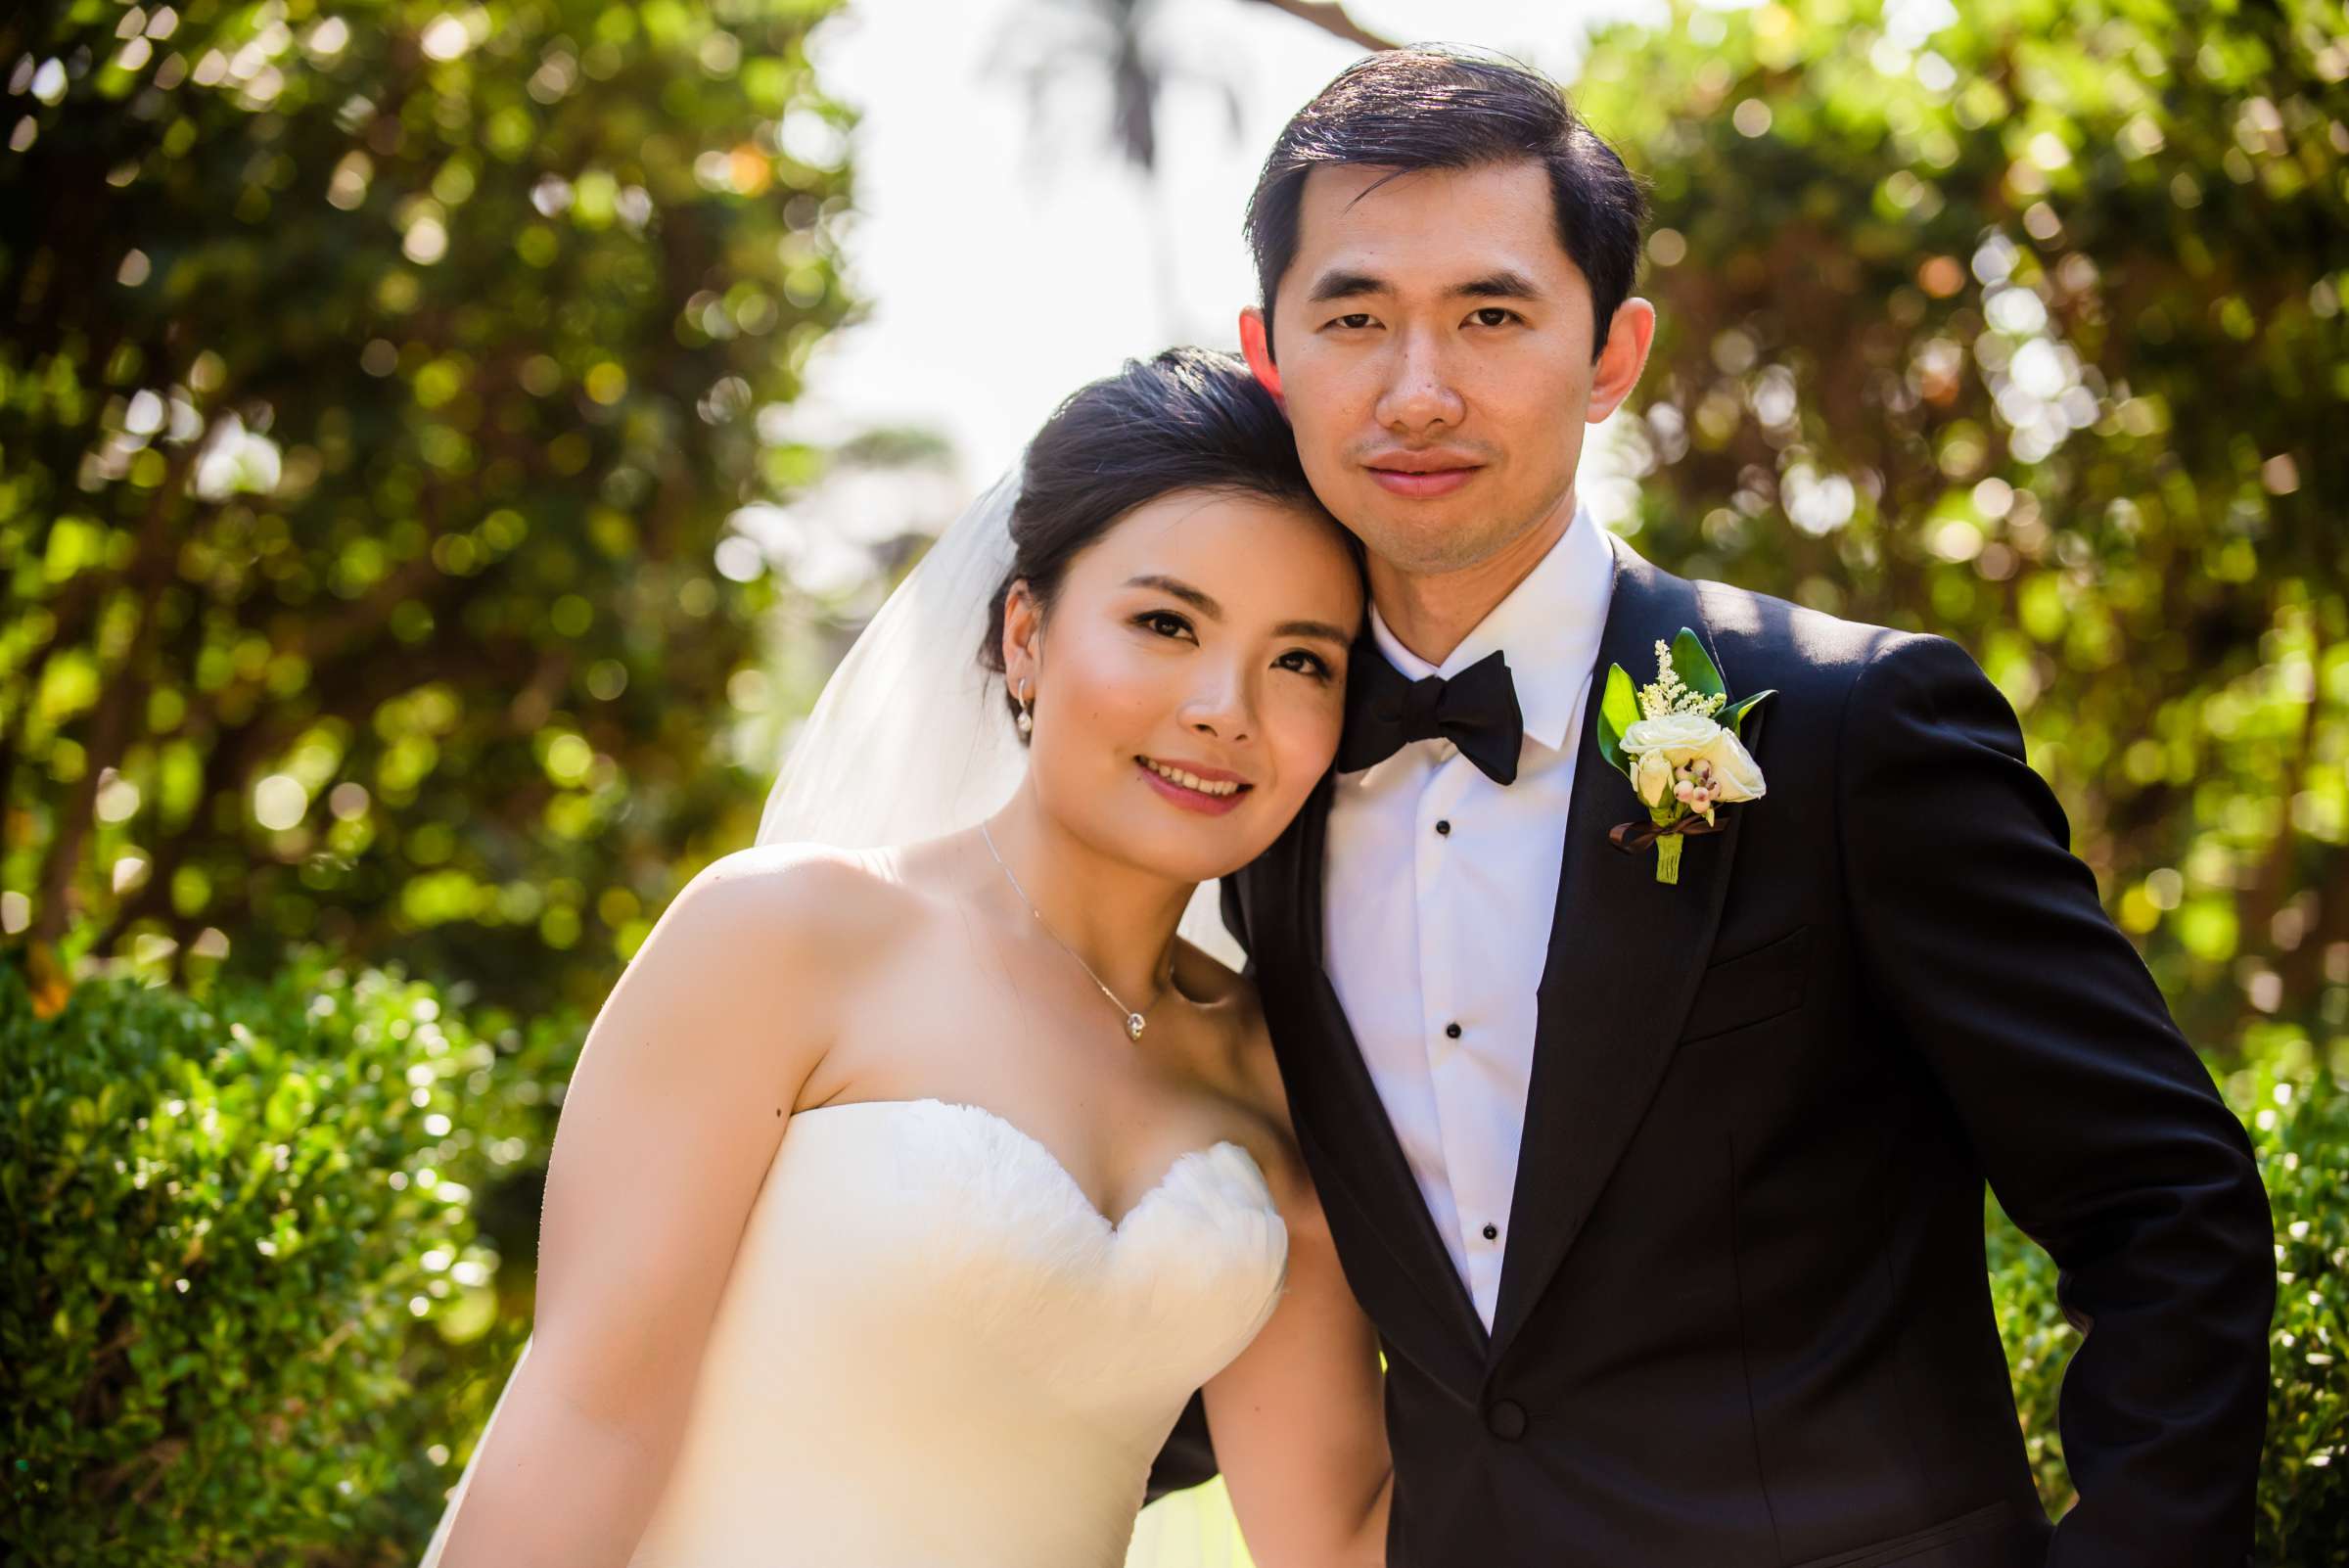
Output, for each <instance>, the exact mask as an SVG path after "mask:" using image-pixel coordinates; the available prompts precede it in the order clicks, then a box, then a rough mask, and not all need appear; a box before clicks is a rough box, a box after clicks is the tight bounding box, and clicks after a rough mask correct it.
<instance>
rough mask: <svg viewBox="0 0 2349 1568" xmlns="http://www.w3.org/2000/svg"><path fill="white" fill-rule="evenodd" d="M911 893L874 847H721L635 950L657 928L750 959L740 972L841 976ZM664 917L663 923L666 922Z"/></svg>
mask: <svg viewBox="0 0 2349 1568" xmlns="http://www.w3.org/2000/svg"><path fill="white" fill-rule="evenodd" d="M912 899H913V895H911V894H910V893H909V892H908V891H907V890H906V889H905V888H904V887H903V886H902V885H900V884H899V883H898V881H897V880H896V879H895V878H894V877H893V876H892V875H891V874H890V866H889V861H888V857H887V856H886V854H885V853H882V852H871V851H852V850H839V849H833V848H831V847H829V846H825V845H812V844H761V845H756V846H753V847H752V848H750V849H747V850H736V851H733V852H731V853H727V854H721V855H719V856H718V857H717V858H716V859H714V860H713V861H711V862H710V863H709V864H708V865H706V866H704V867H702V869H701V870H700V871H698V872H696V873H695V874H694V877H693V879H692V880H691V881H690V882H688V883H687V884H686V885H685V887H684V888H683V889H682V890H681V891H680V892H679V893H678V894H677V896H676V898H675V899H671V900H670V901H669V905H668V908H667V909H666V910H664V911H663V912H662V915H661V918H660V920H659V921H658V922H656V924H655V926H654V928H653V934H652V936H651V937H650V938H649V939H647V941H646V944H645V946H644V948H643V949H641V950H640V951H639V954H638V957H639V958H640V959H641V958H643V957H645V956H646V955H648V954H650V953H652V952H653V951H654V949H656V948H659V947H664V946H667V947H671V948H673V947H677V946H680V945H687V944H686V943H683V942H678V941H670V942H668V943H664V942H663V940H662V939H663V938H664V937H665V936H670V937H675V938H684V939H688V941H689V943H690V945H692V946H693V947H695V948H696V949H698V950H699V952H700V953H701V954H702V955H704V956H716V955H723V956H724V957H726V958H728V959H731V960H735V961H738V962H739V961H744V960H748V961H749V967H747V968H742V969H739V970H737V971H736V972H737V973H738V974H742V975H746V976H747V975H758V974H765V975H769V976H779V977H781V978H785V979H803V978H806V976H807V975H809V974H811V973H814V974H823V975H827V976H830V977H833V978H839V977H840V976H841V975H842V974H843V973H844V966H846V967H848V968H852V967H854V966H856V965H857V964H860V963H862V962H865V961H869V960H870V958H871V957H872V956H873V955H874V954H875V953H876V952H877V951H879V950H882V949H884V948H886V947H887V946H888V945H889V944H890V940H891V935H892V933H894V932H897V931H900V930H902V929H903V926H904V921H905V915H906V913H907V911H908V908H909V906H910V904H911V902H912ZM664 927H668V928H671V929H670V930H669V931H668V932H665V931H664V930H663V928H664Z"/></svg>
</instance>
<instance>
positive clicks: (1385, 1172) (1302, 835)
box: [1250, 774, 1485, 1398]
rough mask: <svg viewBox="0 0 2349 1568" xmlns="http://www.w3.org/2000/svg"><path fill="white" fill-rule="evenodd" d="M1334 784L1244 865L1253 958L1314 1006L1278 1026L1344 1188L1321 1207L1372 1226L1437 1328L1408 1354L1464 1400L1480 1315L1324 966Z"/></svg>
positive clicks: (1477, 1350)
mask: <svg viewBox="0 0 2349 1568" xmlns="http://www.w3.org/2000/svg"><path fill="white" fill-rule="evenodd" d="M1334 781H1335V775H1334V774H1333V775H1332V776H1331V777H1330V778H1326V779H1324V780H1323V781H1322V784H1321V787H1320V789H1318V790H1317V791H1316V792H1315V793H1314V795H1313V799H1312V800H1311V801H1310V802H1309V803H1308V804H1307V806H1306V808H1305V810H1304V811H1303V812H1302V813H1301V814H1300V815H1299V817H1298V819H1297V821H1296V822H1295V823H1294V824H1293V825H1292V827H1291V829H1290V831H1289V832H1288V833H1287V834H1284V835H1283V836H1282V840H1281V842H1280V843H1279V844H1277V845H1275V846H1274V848H1273V850H1272V851H1271V852H1270V853H1267V855H1266V856H1265V858H1264V859H1263V860H1260V861H1259V862H1258V863H1257V865H1256V866H1255V867H1254V868H1252V870H1251V873H1250V874H1251V876H1252V877H1254V878H1256V879H1257V880H1256V887H1257V890H1258V893H1259V904H1258V908H1257V909H1256V910H1252V911H1251V920H1252V921H1257V920H1261V921H1262V927H1261V929H1259V930H1257V933H1256V936H1257V941H1256V945H1257V948H1258V951H1259V953H1260V955H1262V956H1266V957H1268V956H1270V954H1269V953H1267V948H1271V949H1276V950H1277V951H1278V953H1279V958H1278V960H1277V962H1276V963H1274V964H1270V965H1266V964H1264V963H1262V960H1261V957H1260V968H1265V969H1266V970H1267V982H1268V983H1270V984H1277V985H1286V986H1294V987H1297V988H1299V989H1300V990H1301V991H1302V992H1304V994H1303V995H1302V996H1292V997H1291V998H1289V999H1290V1000H1291V1001H1298V1000H1302V1001H1304V1002H1306V1003H1307V1004H1308V1005H1309V1006H1310V1008H1311V1012H1312V1017H1311V1024H1312V1028H1311V1029H1310V1030H1309V1031H1302V1032H1296V1033H1291V1032H1286V1031H1281V1030H1279V1029H1276V1030H1275V1039H1276V1041H1278V1043H1279V1044H1280V1045H1281V1046H1282V1047H1283V1048H1282V1050H1281V1052H1280V1055H1281V1076H1282V1079H1283V1081H1284V1082H1285V1084H1287V1087H1288V1092H1289V1099H1290V1106H1291V1113H1292V1115H1293V1116H1294V1118H1295V1120H1296V1123H1297V1130H1298V1133H1299V1135H1300V1136H1301V1137H1304V1138H1307V1139H1309V1140H1311V1142H1312V1143H1313V1147H1314V1149H1315V1151H1316V1152H1317V1153H1318V1155H1319V1156H1320V1159H1319V1161H1318V1162H1317V1164H1316V1166H1315V1173H1316V1176H1317V1177H1318V1176H1327V1175H1334V1176H1336V1177H1337V1180H1338V1181H1339V1183H1341V1184H1342V1185H1343V1187H1344V1191H1343V1193H1333V1194H1328V1195H1325V1205H1326V1203H1327V1202H1328V1201H1329V1200H1330V1199H1336V1200H1338V1201H1345V1202H1350V1203H1351V1204H1352V1205H1353V1206H1354V1207H1356V1208H1357V1209H1359V1211H1360V1212H1361V1213H1362V1215H1363V1216H1365V1217H1366V1218H1367V1219H1368V1220H1369V1221H1370V1222H1371V1223H1370V1224H1369V1226H1368V1228H1369V1229H1371V1230H1373V1231H1374V1232H1375V1233H1376V1234H1377V1237H1378V1240H1379V1242H1380V1244H1381V1246H1382V1248H1383V1250H1384V1251H1385V1253H1386V1255H1387V1259H1388V1261H1389V1262H1390V1263H1391V1264H1392V1265H1393V1267H1394V1270H1395V1272H1396V1273H1398V1274H1400V1275H1401V1276H1402V1277H1403V1279H1404V1280H1405V1281H1406V1282H1407V1283H1406V1284H1405V1289H1406V1290H1407V1291H1408V1292H1410V1293H1411V1294H1412V1295H1415V1296H1416V1297H1417V1298H1418V1299H1419V1301H1420V1303H1421V1304H1422V1305H1423V1306H1424V1307H1425V1309H1426V1310H1427V1313H1428V1320H1429V1322H1430V1324H1431V1326H1432V1328H1433V1329H1434V1337H1433V1338H1432V1339H1431V1340H1429V1341H1428V1342H1427V1343H1423V1344H1418V1345H1414V1346H1412V1349H1413V1351H1414V1352H1415V1353H1416V1354H1415V1355H1414V1360H1418V1361H1419V1362H1420V1364H1421V1365H1422V1366H1424V1367H1426V1368H1427V1369H1428V1370H1429V1371H1430V1372H1431V1373H1432V1374H1434V1375H1436V1376H1438V1377H1439V1378H1440V1379H1442V1380H1445V1381H1449V1382H1452V1383H1454V1384H1455V1386H1457V1387H1459V1389H1460V1391H1461V1394H1462V1397H1463V1398H1466V1397H1468V1396H1469V1395H1470V1394H1472V1393H1473V1392H1474V1387H1475V1382H1476V1378H1477V1368H1478V1367H1479V1365H1480V1364H1481V1361H1482V1357H1483V1350H1484V1343H1485V1325H1484V1320H1483V1319H1482V1318H1480V1317H1479V1316H1477V1313H1476V1305H1475V1303H1474V1302H1473V1301H1471V1300H1470V1299H1469V1296H1468V1288H1467V1286H1466V1285H1465V1284H1464V1283H1463V1282H1462V1281H1461V1279H1460V1275H1459V1270H1458V1269H1456V1268H1453V1267H1452V1263H1451V1253H1450V1252H1449V1251H1448V1250H1447V1249H1446V1248H1445V1245H1444V1239H1443V1237H1442V1236H1441V1235H1440V1234H1438V1232H1437V1230H1436V1222H1435V1220H1434V1218H1433V1217H1432V1216H1431V1215H1429V1213H1428V1211H1427V1202H1426V1200H1425V1199H1424V1198H1423V1197H1422V1196H1421V1195H1420V1192H1419V1182H1418V1178H1417V1177H1416V1176H1413V1175H1412V1174H1411V1167H1410V1162H1409V1161H1408V1160H1407V1159H1406V1158H1405V1155H1404V1152H1403V1145H1402V1143H1401V1142H1400V1141H1398V1139H1397V1138H1396V1135H1395V1128H1394V1124H1393V1123H1391V1122H1389V1121H1388V1120H1387V1110H1386V1105H1385V1103H1384V1102H1383V1101H1381V1100H1380V1098H1379V1096H1378V1086H1377V1084H1374V1083H1373V1082H1372V1081H1371V1078H1370V1069H1369V1066H1368V1064H1367V1063H1365V1062H1364V1061H1363V1060H1362V1053H1361V1049H1360V1047H1359V1045H1358V1044H1357V1043H1356V1041H1355V1038H1354V1029H1353V1026H1352V1025H1351V1024H1350V1023H1349V1022H1348V1021H1347V1018H1346V1009H1345V1007H1344V1005H1343V1004H1342V1003H1341V1002H1340V1001H1339V999H1338V992H1337V988H1336V986H1335V985H1334V984H1332V983H1331V981H1330V978H1329V972H1328V970H1327V969H1326V968H1325V967H1324V966H1323V963H1322V952H1323V930H1324V927H1323V910H1322V889H1323V872H1324V867H1325V863H1326V862H1325V850H1326V845H1327V842H1328V826H1329V802H1330V797H1331V794H1332V789H1333V785H1334ZM1270 1000H1271V999H1270V998H1267V1006H1268V1007H1269V1005H1270ZM1366 1262H1367V1260H1365V1259H1363V1258H1362V1257H1360V1256H1359V1249H1358V1250H1357V1255H1356V1256H1353V1257H1349V1258H1348V1259H1347V1263H1348V1266H1349V1268H1350V1269H1351V1268H1359V1267H1361V1266H1363V1265H1364V1264H1365V1263H1366ZM1379 1327H1380V1329H1381V1330H1382V1331H1383V1332H1385V1333H1386V1334H1387V1335H1388V1337H1389V1338H1391V1339H1395V1340H1397V1341H1399V1342H1408V1341H1409V1340H1410V1339H1411V1338H1412V1337H1413V1336H1411V1335H1410V1333H1409V1330H1408V1329H1407V1327H1401V1328H1400V1329H1399V1325H1398V1324H1396V1323H1395V1322H1393V1321H1391V1320H1382V1321H1381V1322H1380V1324H1379Z"/></svg>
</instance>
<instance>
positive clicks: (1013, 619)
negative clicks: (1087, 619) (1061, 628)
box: [1003, 578, 1044, 692]
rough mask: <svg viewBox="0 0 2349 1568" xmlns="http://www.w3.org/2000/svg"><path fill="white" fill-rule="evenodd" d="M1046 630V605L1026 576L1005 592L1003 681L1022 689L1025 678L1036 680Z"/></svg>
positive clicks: (1013, 689) (1011, 688)
mask: <svg viewBox="0 0 2349 1568" xmlns="http://www.w3.org/2000/svg"><path fill="white" fill-rule="evenodd" d="M1043 630H1044V616H1043V609H1042V607H1041V606H1039V605H1038V604H1037V603H1036V594H1035V593H1034V591H1032V590H1031V589H1030V588H1029V586H1028V583H1027V581H1026V579H1025V578H1023V579H1021V580H1020V581H1017V582H1014V583H1013V584H1012V585H1011V586H1010V588H1009V589H1007V590H1006V591H1005V593H1004V595H1003V684H1004V686H1005V687H1006V688H1007V689H1009V690H1011V691H1015V692H1016V691H1018V690H1019V689H1020V684H1021V682H1023V681H1025V682H1027V683H1028V684H1029V685H1030V686H1034V685H1035V684H1036V654H1037V652H1038V651H1039V645H1040V643H1041V642H1042V638H1043Z"/></svg>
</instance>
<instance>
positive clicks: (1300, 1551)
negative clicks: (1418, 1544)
mask: <svg viewBox="0 0 2349 1568" xmlns="http://www.w3.org/2000/svg"><path fill="white" fill-rule="evenodd" d="M1268 1054H1269V1053H1268V1051H1267V1053H1266V1056H1267V1059H1268ZM1267 1098H1268V1099H1270V1100H1272V1101H1274V1102H1275V1104H1274V1105H1273V1106H1271V1107H1268V1108H1274V1109H1277V1110H1279V1112H1280V1114H1281V1116H1282V1119H1283V1121H1284V1123H1285V1119H1286V1107H1285V1105H1281V1104H1278V1103H1277V1101H1278V1089H1277V1084H1276V1082H1275V1084H1274V1085H1273V1086H1272V1087H1270V1089H1269V1090H1268V1093H1267ZM1267 1176H1269V1177H1270V1179H1271V1182H1272V1186H1273V1189H1274V1191H1273V1198H1274V1201H1275V1202H1276V1203H1277V1204H1278V1205H1279V1207H1280V1212H1281V1220H1282V1222H1284V1223H1285V1224H1286V1225H1287V1227H1288V1233H1289V1268H1288V1280H1287V1284H1286V1287H1285V1289H1284V1290H1283V1291H1282V1294H1281V1298H1280V1303H1279V1305H1278V1306H1277V1307H1275V1308H1274V1309H1273V1311H1272V1315H1271V1317H1270V1318H1269V1319H1268V1320H1267V1322H1266V1323H1265V1326H1264V1328H1263V1329H1262V1330H1261V1331H1260V1332H1259V1333H1258V1334H1257V1336H1256V1338H1255V1339H1254V1340H1253V1341H1251V1342H1250V1343H1249V1345H1248V1348H1247V1349H1246V1350H1244V1351H1242V1352H1241V1353H1240V1354H1239V1356H1238V1357H1237V1358H1235V1359H1234V1360H1232V1362H1231V1364H1230V1365H1228V1366H1226V1367H1224V1369H1223V1370H1222V1371H1221V1372H1220V1373H1218V1374H1217V1375H1216V1377H1215V1378H1214V1379H1213V1380H1212V1381H1210V1382H1209V1383H1208V1385H1207V1389H1206V1395H1207V1424H1208V1430H1209V1432H1210V1433H1211V1434H1212V1435H1213V1437H1214V1440H1215V1448H1216V1462H1217V1464H1218V1466H1219V1468H1221V1471H1222V1472H1223V1479H1224V1484H1225V1486H1226V1487H1227V1488H1228V1490H1229V1492H1230V1495H1231V1506H1232V1512H1233V1514H1234V1515H1236V1516H1237V1517H1238V1519H1239V1523H1240V1531H1241V1533H1242V1534H1243V1535H1244V1536H1246V1537H1247V1539H1248V1554H1249V1555H1250V1556H1251V1557H1252V1558H1254V1559H1255V1561H1256V1564H1257V1568H1380V1565H1383V1564H1384V1563H1385V1561H1386V1545H1387V1510H1388V1505H1389V1500H1390V1498H1391V1496H1392V1494H1393V1490H1394V1464H1393V1460H1392V1459H1391V1458H1390V1456H1389V1454H1388V1452H1387V1427H1386V1416H1385V1407H1384V1398H1383V1393H1382V1387H1383V1374H1382V1373H1381V1371H1380V1369H1379V1362H1378V1336H1377V1335H1376V1333H1375V1332H1374V1331H1373V1330H1372V1329H1371V1327H1370V1322H1369V1319H1368V1318H1366V1317H1364V1316H1363V1315H1362V1310H1361V1308H1360V1307H1359V1306H1357V1305H1356V1304H1355V1300H1354V1292H1353V1291H1352V1290H1350V1289H1348V1288H1347V1284H1346V1276H1345V1275H1344V1274H1343V1273H1342V1272H1340V1271H1339V1268H1338V1255H1337V1250H1336V1248H1335V1246H1334V1245H1333V1244H1332V1243H1331V1241H1330V1235H1329V1225H1328V1222H1326V1221H1325V1220H1324V1219H1323V1218H1322V1214H1321V1205H1320V1201H1319V1200H1318V1199H1317V1198H1316V1197H1315V1196H1314V1193H1313V1182H1312V1181H1311V1179H1310V1178H1309V1177H1308V1176H1306V1174H1305V1168H1304V1165H1303V1163H1302V1162H1301V1161H1299V1160H1298V1159H1296V1158H1295V1157H1294V1156H1292V1157H1291V1158H1289V1159H1288V1160H1285V1161H1282V1162H1279V1168H1278V1169H1277V1170H1271V1171H1268V1172H1267Z"/></svg>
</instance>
